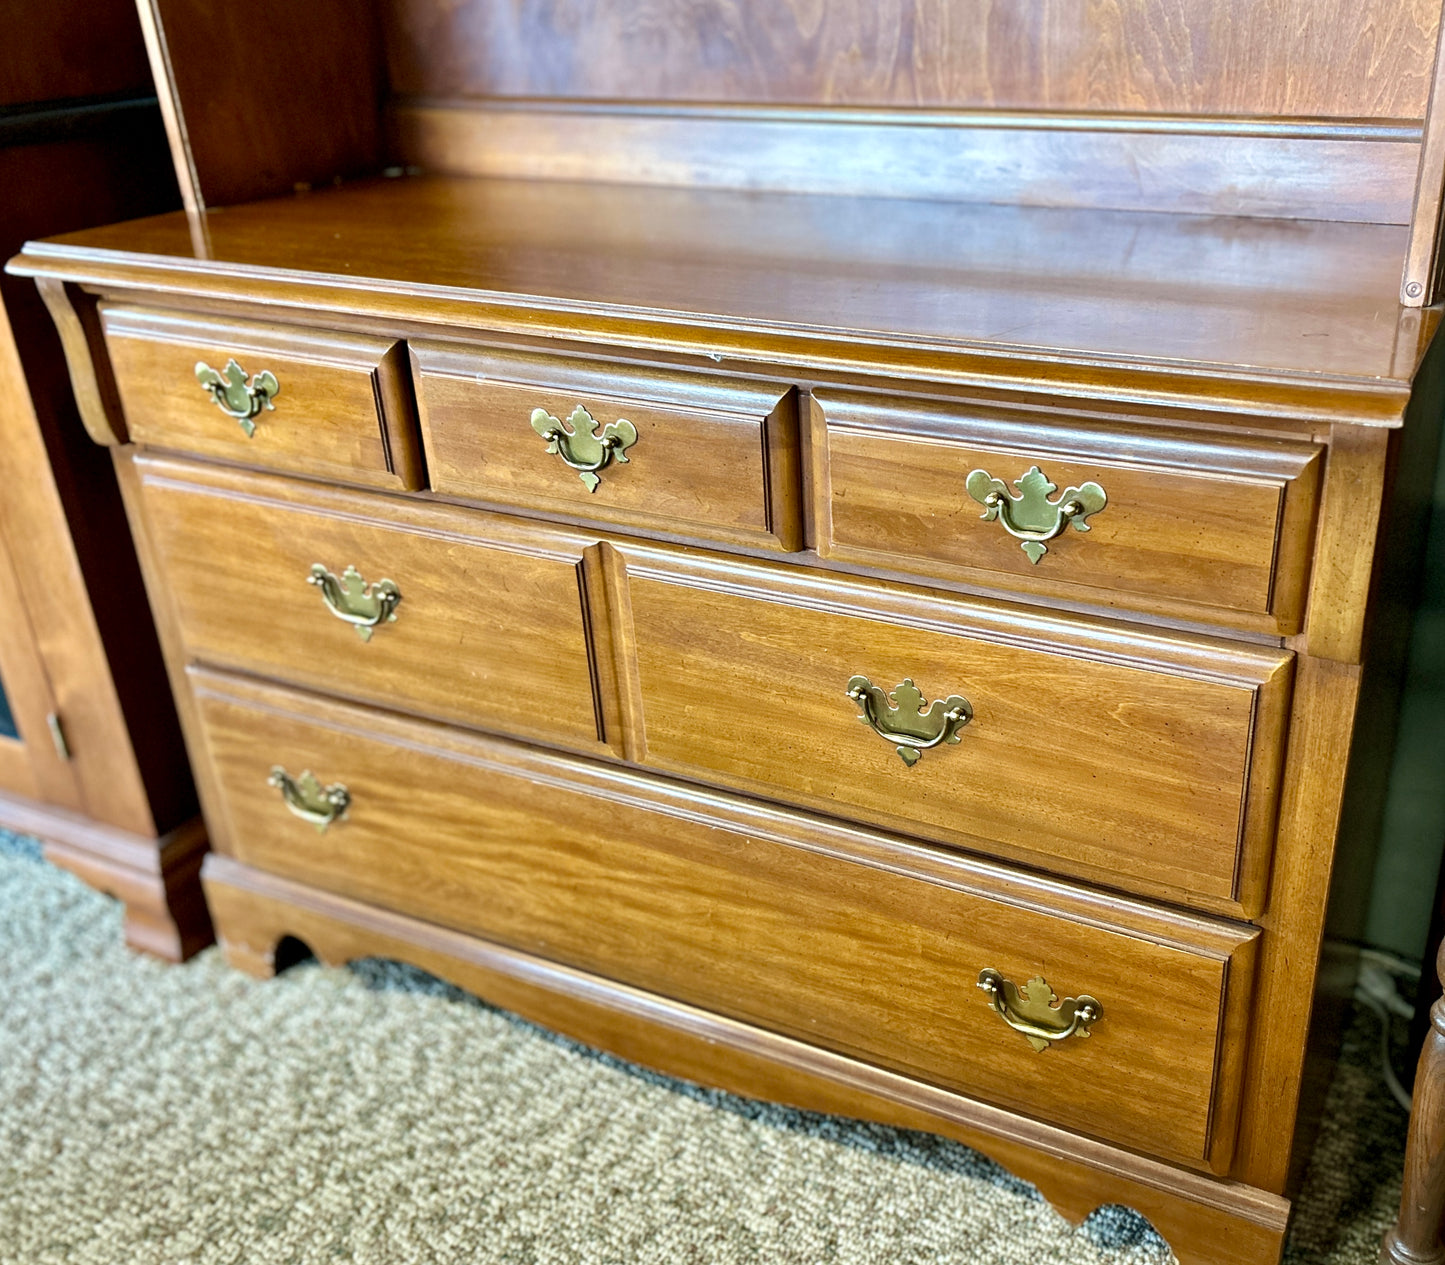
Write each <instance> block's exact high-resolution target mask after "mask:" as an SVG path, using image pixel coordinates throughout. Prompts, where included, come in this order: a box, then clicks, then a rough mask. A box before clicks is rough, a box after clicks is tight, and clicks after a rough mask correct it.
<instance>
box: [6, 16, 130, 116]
mask: <svg viewBox="0 0 1445 1265" xmlns="http://www.w3.org/2000/svg"><path fill="white" fill-rule="evenodd" d="M3 12H4V14H5V18H6V20H5V23H4V29H5V51H4V53H3V54H0V107H4V106H15V105H21V104H30V103H33V102H37V101H55V100H58V99H60V98H64V97H85V96H109V95H111V94H117V93H134V94H136V95H137V96H150V95H151V94H152V93H153V92H154V91H155V89H154V88H153V87H152V85H151V72H150V67H149V66H147V65H146V50H145V44H144V43H143V42H142V41H141V34H140V24H139V23H138V22H137V21H136V15H135V0H45V3H43V4H25V5H20V4H15V5H6V6H5V8H4V9H3Z"/></svg>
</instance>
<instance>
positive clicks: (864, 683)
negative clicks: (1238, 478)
mask: <svg viewBox="0 0 1445 1265" xmlns="http://www.w3.org/2000/svg"><path fill="white" fill-rule="evenodd" d="M848 697H849V698H851V699H852V700H853V701H854V702H855V703H857V704H858V706H859V707H861V708H862V709H863V714H862V715H861V716H859V717H858V719H859V720H861V721H862V722H863V723H864V724H865V725H868V726H869V727H870V728H871V729H872V730H873V732H874V733H876V734H877V735H878V736H879V737H880V738H886V739H887V740H888V741H889V742H892V743H896V744H897V747H898V755H899V758H900V759H901V760H902V761H903V763H904V764H906V765H907V766H908V767H909V768H910V769H911V768H912V767H913V766H914V765H915V764H917V763H918V762H919V760H921V759H922V758H923V752H925V751H927V750H929V749H930V748H932V747H937V746H939V745H941V744H942V743H945V742H957V741H958V740H959V736H960V735H959V732H958V731H959V730H960V729H962V728H963V727H964V726H965V725H966V724H968V722H969V721H971V720H972V719H973V706H972V704H970V703H969V701H968V699H966V698H964V697H962V695H959V694H950V695H949V696H948V697H947V698H938V699H934V700H933V703H932V704H931V705H930V706H929V707H928V708H927V709H925V708H924V706H923V694H922V692H921V691H920V690H919V689H918V687H917V686H916V685H914V684H913V681H912V680H911V679H909V680H905V681H904V682H903V684H902V685H900V686H898V688H897V689H895V690H894V691H893V692H892V693H891V694H890V693H889V692H888V691H887V690H885V689H883V688H882V687H881V686H878V685H874V684H873V682H872V681H870V680H869V679H868V678H867V677H866V676H855V677H851V678H850V679H849V681H848Z"/></svg>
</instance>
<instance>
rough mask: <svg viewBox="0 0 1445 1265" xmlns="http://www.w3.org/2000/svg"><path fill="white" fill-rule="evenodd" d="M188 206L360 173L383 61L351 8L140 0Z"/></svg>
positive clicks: (372, 157)
mask: <svg viewBox="0 0 1445 1265" xmlns="http://www.w3.org/2000/svg"><path fill="white" fill-rule="evenodd" d="M139 6H140V16H141V23H142V27H143V29H144V30H145V33H146V40H147V48H148V52H149V53H150V58H151V67H152V70H153V71H154V73H155V80H156V84H157V87H158V89H159V92H160V95H161V106H162V108H163V109H164V110H165V111H166V112H167V123H168V126H169V128H170V133H171V149H172V154H173V157H174V159H175V164H176V172H177V176H178V177H179V179H180V182H181V193H182V196H183V197H184V198H185V200H186V204H187V205H188V206H192V207H197V206H207V205H209V206H224V205H227V204H229V203H233V202H247V201H251V200H252V199H256V198H264V197H271V196H274V195H277V194H282V193H289V192H291V190H292V189H293V188H294V187H295V186H296V185H298V184H324V183H326V182H329V181H331V180H335V179H341V178H344V177H348V176H356V175H362V174H367V173H370V172H371V171H373V170H374V169H375V168H376V166H377V165H378V161H379V138H380V132H379V110H380V105H381V96H382V84H381V53H380V50H379V49H378V47H377V43H376V23H375V17H374V14H373V13H372V9H371V6H370V5H369V4H364V3H357V2H356V0H304V2H302V0H139Z"/></svg>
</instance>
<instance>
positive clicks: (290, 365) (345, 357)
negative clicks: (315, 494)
mask: <svg viewBox="0 0 1445 1265" xmlns="http://www.w3.org/2000/svg"><path fill="white" fill-rule="evenodd" d="M102 322H103V325H104V328H105V339H106V347H107V349H108V351H109V354H110V361H111V366H112V368H113V369H114V372H115V380H116V386H117V388H118V390H119V393H120V400H121V405H122V407H123V408H124V411H125V419H126V426H127V428H128V430H129V432H130V436H131V438H132V439H133V440H135V441H136V442H137V443H141V444H153V445H156V446H157V447H162V448H176V449H182V450H184V451H186V452H193V453H197V454H200V455H202V456H206V457H219V458H222V459H224V460H227V461H238V462H243V463H245V464H247V465H257V466H267V467H273V468H277V469H282V470H293V471H296V472H297V473H300V474H312V475H318V476H321V477H325V478H332V479H340V480H344V481H347V482H351V483H360V484H364V485H366V486H369V487H381V488H391V489H396V490H414V489H417V488H420V487H422V486H424V484H425V476H424V474H423V471H422V463H421V451H420V446H419V443H418V439H417V434H416V420H415V415H414V409H413V406H412V403H411V386H410V382H409V380H408V375H407V364H406V348H405V345H404V344H403V343H401V342H398V341H397V340H396V339H390V338H371V337H367V336H365V335H359V334H340V333H334V332H329V331H320V330H308V329H297V328H294V327H287V326H281V325H262V324H259V323H255V322H250V321H239V320H219V319H217V320H213V319H209V318H204V319H203V318H200V317H191V316H185V315H179V314H177V313H174V312H158V311H150V310H146V309H142V308H126V307H109V306H106V307H103V308H102Z"/></svg>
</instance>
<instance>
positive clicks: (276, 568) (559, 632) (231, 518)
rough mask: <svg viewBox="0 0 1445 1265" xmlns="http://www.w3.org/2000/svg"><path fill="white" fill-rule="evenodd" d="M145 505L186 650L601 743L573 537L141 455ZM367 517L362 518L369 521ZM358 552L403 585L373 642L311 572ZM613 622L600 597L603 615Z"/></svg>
mask: <svg viewBox="0 0 1445 1265" xmlns="http://www.w3.org/2000/svg"><path fill="white" fill-rule="evenodd" d="M137 470H138V473H139V476H140V481H141V485H142V487H143V489H144V492H143V495H144V499H145V513H146V518H147V522H148V523H149V530H150V535H151V538H152V540H153V542H154V547H155V549H156V550H157V552H158V554H159V556H160V564H161V566H162V567H163V568H164V572H165V576H166V585H167V589H168V593H169V598H170V600H171V601H172V602H173V603H174V608H175V610H176V612H177V617H178V620H179V625H180V631H181V636H182V638H183V640H184V644H185V651H186V653H187V654H188V655H189V656H193V657H199V658H202V659H205V660H208V661H210V662H213V663H221V664H227V665H233V666H238V667H243V668H246V669H249V670H251V671H255V672H261V673H265V674H267V675H270V676H275V677H278V678H280V679H282V680H286V681H293V682H295V683H296V684H299V685H304V686H308V687H310V688H313V689H321V690H329V691H333V692H335V693H338V694H343V695H347V696H350V697H355V698H364V699H369V700H372V701H374V702H377V703H382V704H389V705H393V706H402V707H411V708H415V709H417V710H419V711H422V712H424V713H427V714H430V715H435V716H440V717H442V718H444V719H449V720H458V721H462V722H463V723H467V724H473V725H481V726H484V727H487V728H491V729H496V730H500V731H501V732H503V733H509V734H515V735H519V736H522V737H528V738H538V739H541V740H543V741H546V742H556V743H560V744H562V745H565V746H570V747H573V748H581V749H583V750H594V749H596V748H598V746H599V743H600V742H601V740H602V738H603V733H602V726H601V722H602V716H601V712H600V710H599V708H600V706H601V702H600V699H599V697H598V695H597V691H596V688H595V686H594V678H593V672H592V668H591V648H590V646H589V643H588V640H587V624H588V619H589V614H588V611H587V609H586V607H585V606H584V598H583V592H582V587H581V584H582V577H581V562H582V554H583V550H584V548H585V547H586V544H587V543H588V542H587V541H586V540H585V539H582V538H579V537H578V536H577V535H575V534H574V533H567V532H552V533H550V534H549V533H546V532H544V531H542V530H540V529H538V528H535V527H532V526H531V525H529V524H526V523H521V522H517V521H514V520H507V519H497V518H469V517H467V516H466V515H463V514H460V513H458V512H455V511H453V512H451V513H447V512H445V511H442V510H436V511H433V512H431V513H429V514H428V513H423V512H421V511H414V512H408V511H407V510H406V509H405V507H401V506H398V507H396V511H395V515H394V516H393V515H389V514H388V513H387V507H386V506H385V505H384V504H378V505H377V506H375V507H374V508H373V510H372V512H371V514H369V515H367V514H364V513H358V510H359V509H361V508H362V507H361V506H360V505H359V504H358V501H357V497H356V496H355V494H352V493H346V492H341V493H337V492H331V493H329V494H328V493H323V492H321V491H320V490H317V491H316V492H314V493H313V494H312V495H310V496H308V495H307V494H306V492H305V490H304V489H303V488H296V487H294V486H288V485H287V484H285V483H282V482H280V481H279V480H264V481H262V480H249V481H248V480H244V479H241V478H238V477H237V476H235V475H231V476H229V477H227V476H225V475H220V476H213V477H212V480H210V483H211V486H207V481H205V477H204V476H205V471H204V470H203V469H195V470H190V469H187V468H185V467H180V466H171V465H168V464H167V463H164V462H154V461H148V460H141V461H138V462H137ZM368 520H369V521H368ZM315 563H320V564H322V565H323V566H325V567H327V568H328V569H329V570H330V571H331V572H332V573H333V574H334V575H336V576H338V577H339V576H340V575H341V574H342V572H343V571H344V570H345V568H347V567H349V566H354V567H355V568H356V569H357V570H358V571H359V572H360V573H361V575H362V578H363V579H364V580H365V581H366V582H367V583H374V582H376V581H379V580H382V579H388V580H391V581H392V582H393V583H394V584H395V585H396V586H397V588H398V589H399V590H400V592H401V603H400V605H399V606H398V607H397V608H396V612H395V613H396V620H395V622H394V623H390V622H388V623H384V624H382V625H381V626H380V627H378V628H376V629H375V630H374V632H373V634H372V636H371V638H370V640H369V641H362V640H361V638H360V637H359V636H358V634H357V632H356V630H355V629H354V628H353V627H352V626H351V625H350V624H348V623H346V622H344V621H343V620H341V619H338V618H337V617H336V616H334V615H333V614H332V613H331V612H330V611H329V610H328V609H327V606H326V604H325V602H324V601H323V599H322V595H321V592H320V590H319V589H318V588H317V587H316V586H315V585H312V584H310V583H308V576H309V575H310V574H311V568H312V565H313V564H315ZM601 618H604V619H605V611H602V612H601Z"/></svg>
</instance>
